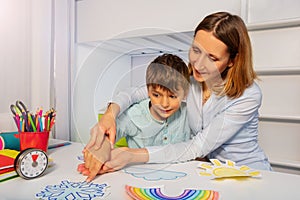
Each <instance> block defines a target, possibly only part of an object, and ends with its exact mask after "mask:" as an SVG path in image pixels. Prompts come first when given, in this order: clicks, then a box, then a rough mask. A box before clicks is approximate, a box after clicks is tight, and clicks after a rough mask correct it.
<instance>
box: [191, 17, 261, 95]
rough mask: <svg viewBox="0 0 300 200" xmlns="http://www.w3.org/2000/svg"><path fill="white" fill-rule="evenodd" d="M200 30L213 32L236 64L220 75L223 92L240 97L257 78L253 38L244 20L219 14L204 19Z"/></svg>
mask: <svg viewBox="0 0 300 200" xmlns="http://www.w3.org/2000/svg"><path fill="white" fill-rule="evenodd" d="M199 30H204V31H207V32H212V33H213V35H214V36H215V37H216V38H217V39H219V40H220V41H222V42H223V43H224V44H225V45H226V46H227V48H228V49H227V50H228V52H229V55H230V59H231V61H232V62H233V66H230V67H227V68H226V69H225V70H224V71H223V72H222V74H221V77H222V79H223V80H224V85H223V88H222V92H219V94H221V95H222V94H223V95H227V96H228V97H230V98H238V97H240V96H241V95H242V94H243V92H244V91H245V89H246V88H247V87H249V86H250V85H252V84H253V82H254V79H256V78H257V75H256V73H255V71H254V69H253V61H252V47H251V42H250V37H249V35H248V31H247V28H246V25H245V23H244V22H243V20H242V19H241V18H240V17H239V16H237V15H232V14H230V13H227V12H217V13H214V14H211V15H208V16H207V17H205V18H204V19H203V20H202V21H201V22H200V24H199V25H198V26H197V28H196V29H195V32H194V36H195V35H196V33H197V32H198V31H199Z"/></svg>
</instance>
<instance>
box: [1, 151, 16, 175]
mask: <svg viewBox="0 0 300 200" xmlns="http://www.w3.org/2000/svg"><path fill="white" fill-rule="evenodd" d="M18 154H19V151H16V150H11V149H2V150H0V174H3V173H6V172H10V171H13V170H14V161H15V158H16V157H17V155H18Z"/></svg>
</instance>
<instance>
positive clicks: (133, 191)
mask: <svg viewBox="0 0 300 200" xmlns="http://www.w3.org/2000/svg"><path fill="white" fill-rule="evenodd" d="M125 190H126V192H127V194H128V195H129V196H130V197H131V198H133V199H134V200H149V199H153V200H172V199H184V200H190V199H193V200H204V199H211V200H215V199H219V193H218V192H216V191H213V190H193V189H185V190H184V191H183V193H182V194H180V195H179V196H176V197H169V196H166V195H164V194H163V193H162V192H161V188H138V187H133V186H129V185H126V186H125Z"/></svg>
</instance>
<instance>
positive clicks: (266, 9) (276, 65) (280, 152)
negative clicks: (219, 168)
mask: <svg viewBox="0 0 300 200" xmlns="http://www.w3.org/2000/svg"><path fill="white" fill-rule="evenodd" d="M299 10H300V2H299V1H297V0H287V1H284V3H283V2H281V1H279V0H278V1H259V0H249V1H248V6H247V7H246V8H245V13H246V15H245V16H246V20H247V24H248V27H249V32H250V37H251V39H252V44H253V52H254V65H255V69H256V71H257V72H258V74H259V75H260V79H261V81H259V84H260V86H261V88H262V91H263V103H262V107H261V109H260V114H261V117H260V124H259V131H260V135H259V142H260V144H261V145H262V147H263V148H264V151H265V152H266V154H267V155H268V157H269V159H270V162H271V164H272V165H273V167H274V169H275V170H276V171H283V172H288V173H295V174H300V148H299V144H298V142H297V141H299V140H300V104H299V102H300V90H299V88H300V54H299V51H300V38H299V35H300V12H299Z"/></svg>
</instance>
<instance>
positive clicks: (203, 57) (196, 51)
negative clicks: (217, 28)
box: [189, 30, 233, 82]
mask: <svg viewBox="0 0 300 200" xmlns="http://www.w3.org/2000/svg"><path fill="white" fill-rule="evenodd" d="M189 59H190V64H191V66H192V69H193V76H194V78H195V80H196V81H198V82H204V81H207V80H213V79H215V78H216V77H219V78H220V77H221V76H220V74H221V73H222V72H223V71H224V70H225V69H226V68H227V66H228V67H231V66H232V65H233V63H232V61H231V60H230V59H229V52H228V51H227V46H226V45H225V44H224V43H223V42H222V41H221V40H219V39H217V38H216V37H215V36H213V34H212V33H211V32H206V31H203V30H200V31H198V32H197V34H196V36H195V37H194V41H193V44H192V46H191V48H190V51H189Z"/></svg>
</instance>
